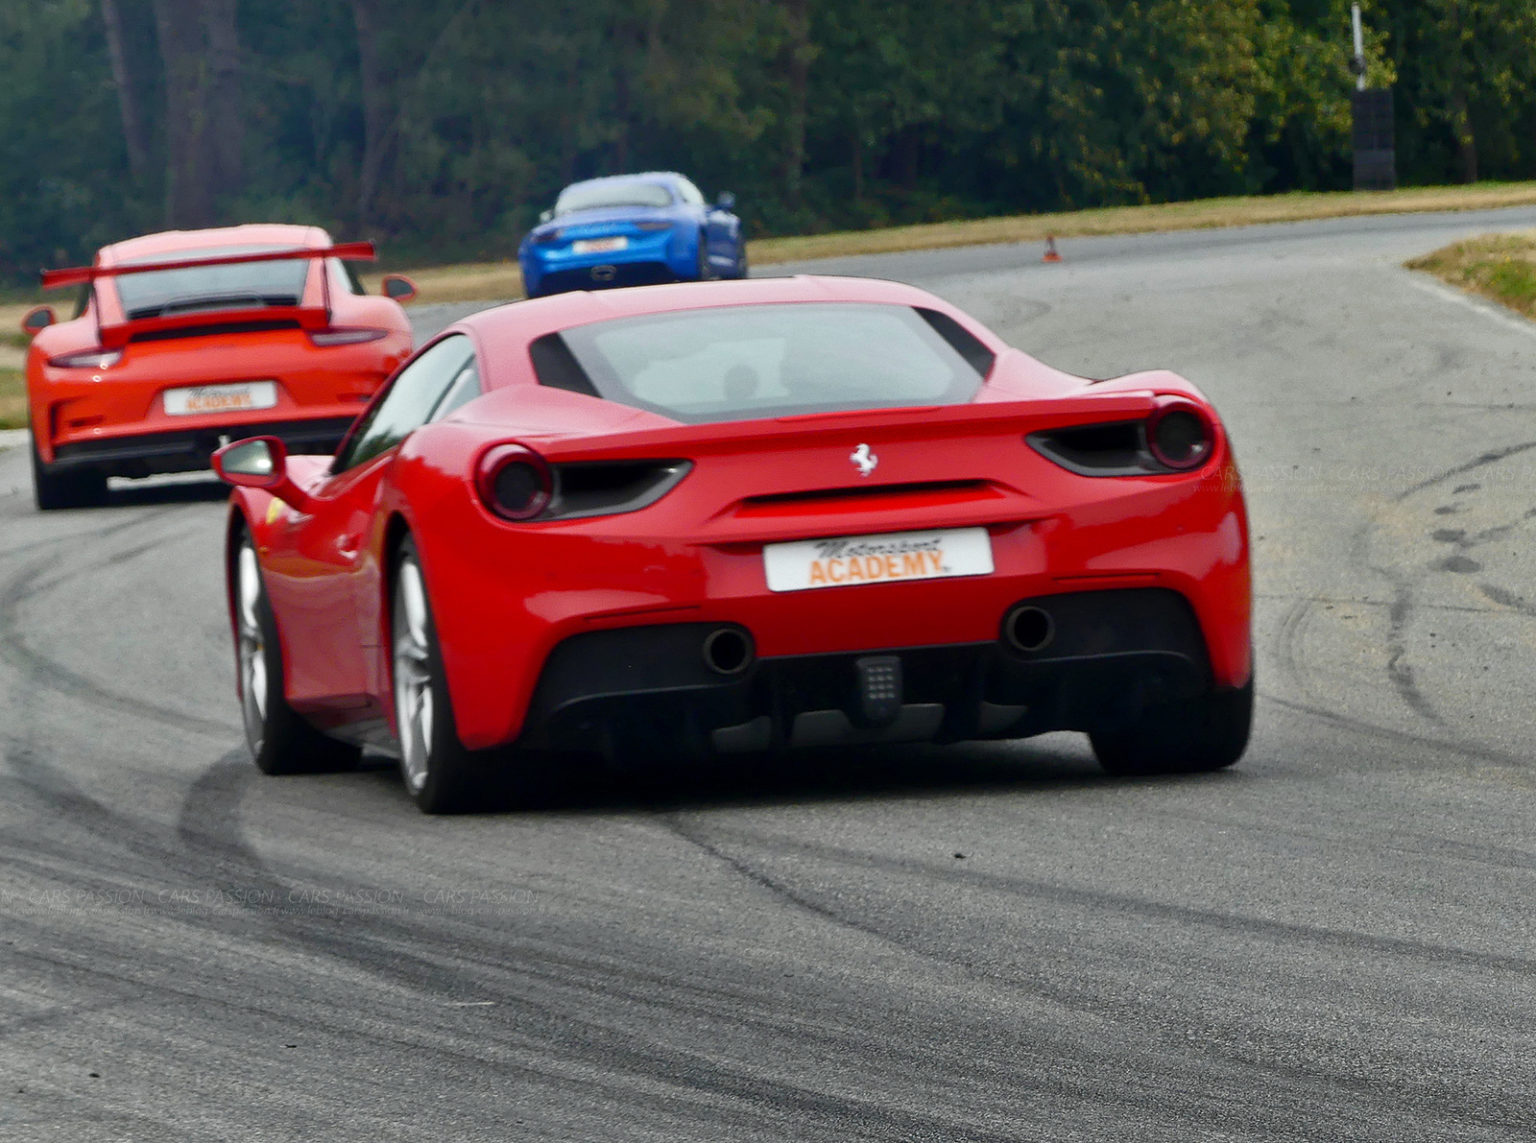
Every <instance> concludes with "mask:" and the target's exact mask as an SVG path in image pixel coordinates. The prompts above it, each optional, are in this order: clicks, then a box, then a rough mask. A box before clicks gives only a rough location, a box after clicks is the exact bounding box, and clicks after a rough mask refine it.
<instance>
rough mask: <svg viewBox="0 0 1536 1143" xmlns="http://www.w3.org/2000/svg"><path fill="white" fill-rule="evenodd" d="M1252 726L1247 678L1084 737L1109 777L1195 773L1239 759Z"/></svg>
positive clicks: (1249, 687) (1251, 684)
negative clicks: (1237, 685)
mask: <svg viewBox="0 0 1536 1143" xmlns="http://www.w3.org/2000/svg"><path fill="white" fill-rule="evenodd" d="M1252 724H1253V678H1252V676H1250V677H1249V679H1248V684H1247V685H1246V686H1244V687H1242V688H1240V689H1238V690H1235V691H1212V692H1210V693H1209V694H1205V695H1201V696H1200V697H1199V698H1195V699H1190V700H1189V701H1187V702H1179V703H1167V704H1165V705H1162V706H1158V707H1153V708H1152V709H1150V710H1148V711H1147V712H1146V713H1145V714H1143V715H1142V716H1141V718H1139V719H1138V720H1137V721H1136V722H1135V724H1133V725H1132V726H1130V727H1128V728H1126V729H1124V730H1117V731H1113V732H1103V731H1097V732H1092V733H1090V734H1089V735H1088V741H1089V742H1091V743H1092V744H1093V753H1094V757H1096V758H1097V759H1098V760H1099V765H1100V766H1102V767H1103V768H1104V769H1105V770H1106V771H1107V772H1108V773H1110V774H1125V775H1132V774H1199V773H1205V772H1208V771H1211V770H1222V769H1225V768H1226V767H1228V766H1230V765H1232V764H1233V763H1234V762H1236V761H1237V760H1238V759H1239V758H1241V757H1242V756H1243V751H1244V750H1245V749H1246V748H1247V746H1248V733H1249V729H1250V728H1251V726H1252Z"/></svg>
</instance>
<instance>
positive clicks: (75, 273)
mask: <svg viewBox="0 0 1536 1143" xmlns="http://www.w3.org/2000/svg"><path fill="white" fill-rule="evenodd" d="M299 258H346V259H348V260H350V261H354V262H372V261H374V260H375V259H376V258H378V252H377V251H376V250H375V249H374V245H373V243H372V242H341V243H338V244H336V245H334V246H308V247H295V248H293V249H291V250H265V251H262V252H261V253H259V254H226V255H224V256H223V257H219V258H180V259H175V260H172V261H169V262H129V263H125V264H123V265H119V266H75V267H72V268H70V269H67V270H44V271H43V272H42V282H43V289H45V290H57V289H61V288H63V287H64V286H76V285H79V284H81V283H83V282H95V281H96V280H97V279H98V278H116V277H119V276H120V275H123V274H148V273H151V272H153V271H155V270H190V269H192V268H194V267H197V266H236V265H240V264H241V263H245V262H286V261H290V260H294V259H299Z"/></svg>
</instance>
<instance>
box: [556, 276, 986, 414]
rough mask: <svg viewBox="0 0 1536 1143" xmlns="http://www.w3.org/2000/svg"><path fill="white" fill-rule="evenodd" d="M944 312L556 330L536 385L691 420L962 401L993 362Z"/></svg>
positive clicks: (811, 311) (815, 311) (819, 312)
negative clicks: (584, 393)
mask: <svg viewBox="0 0 1536 1143" xmlns="http://www.w3.org/2000/svg"><path fill="white" fill-rule="evenodd" d="M942 316H943V315H940V314H929V313H927V312H926V311H921V310H916V309H912V308H910V307H908V306H893V305H870V304H863V303H853V304H847V303H837V304H819V303H818V304H790V305H784V304H774V305H758V306H727V307H722V308H719V309H701V310H683V311H680V312H675V313H666V314H647V315H645V316H643V317H633V318H619V319H616V320H614V321H605V322H597V323H594V324H592V325H584V326H578V327H575V328H573V329H568V330H566V331H564V332H563V333H559V334H551V335H549V336H548V337H545V338H541V339H540V340H539V341H538V342H535V343H534V345H533V346H532V347H531V348H532V354H531V356H532V359H533V365H534V369H535V371H536V372H537V374H538V377H539V382H540V384H543V385H549V386H552V387H556V388H561V389H577V390H586V391H590V392H592V393H595V394H596V395H598V396H601V397H604V398H606V399H607V400H610V401H617V402H619V403H620V404H625V405H632V406H634V407H636V408H640V409H648V410H651V411H652V412H656V413H660V414H662V415H663V416H666V417H670V418H672V419H673V420H678V421H684V422H688V423H692V424H707V423H711V422H715V421H742V420H752V419H756V418H761V417H785V416H796V415H799V414H802V413H817V412H833V411H838V410H844V409H883V408H900V407H903V406H913V405H961V404H965V403H967V402H969V401H970V400H971V399H972V398H974V397H975V395H976V391H977V390H978V389H979V388H980V386H981V380H982V377H983V375H984V374H985V372H986V369H987V368H990V365H991V354H990V353H989V352H988V351H987V349H986V347H985V346H983V345H981V343H980V342H977V341H976V339H975V338H973V337H972V336H971V335H970V334H969V333H967V332H965V330H963V329H961V328H960V327H959V326H958V325H957V324H956V323H954V322H948V323H942V322H937V321H935V320H934V319H937V318H942ZM957 342H959V344H958V345H957V344H956V343H957ZM978 351H979V352H978Z"/></svg>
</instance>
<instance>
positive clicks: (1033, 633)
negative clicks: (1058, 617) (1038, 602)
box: [1003, 604, 1056, 655]
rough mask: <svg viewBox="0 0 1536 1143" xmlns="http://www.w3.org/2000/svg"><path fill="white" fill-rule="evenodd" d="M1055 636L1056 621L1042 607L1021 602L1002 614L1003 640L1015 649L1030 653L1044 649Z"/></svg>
mask: <svg viewBox="0 0 1536 1143" xmlns="http://www.w3.org/2000/svg"><path fill="white" fill-rule="evenodd" d="M1055 638H1056V621H1055V620H1054V619H1052V618H1051V613H1050V612H1049V611H1045V610H1043V609H1042V608H1039V607H1035V606H1033V605H1031V604H1022V605H1020V606H1018V607H1015V608H1014V609H1013V610H1012V611H1010V612H1008V614H1007V615H1005V616H1003V640H1004V641H1005V642H1006V643H1007V644H1008V646H1010V647H1012V648H1013V649H1014V650H1015V651H1020V652H1022V653H1024V654H1026V655H1032V654H1034V653H1035V652H1036V651H1043V650H1045V649H1046V648H1047V647H1049V646H1050V645H1051V641H1052V640H1053V639H1055Z"/></svg>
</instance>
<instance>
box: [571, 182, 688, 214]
mask: <svg viewBox="0 0 1536 1143" xmlns="http://www.w3.org/2000/svg"><path fill="white" fill-rule="evenodd" d="M671 205H672V192H671V191H670V190H668V189H667V188H666V187H665V186H663V185H662V184H661V183H577V184H576V185H575V186H569V187H566V188H565V189H564V190H563V191H561V192H560V197H559V199H557V200H556V201H555V213H556V214H569V213H570V212H571V211H573V210H600V209H602V208H603V207H608V206H671Z"/></svg>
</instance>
